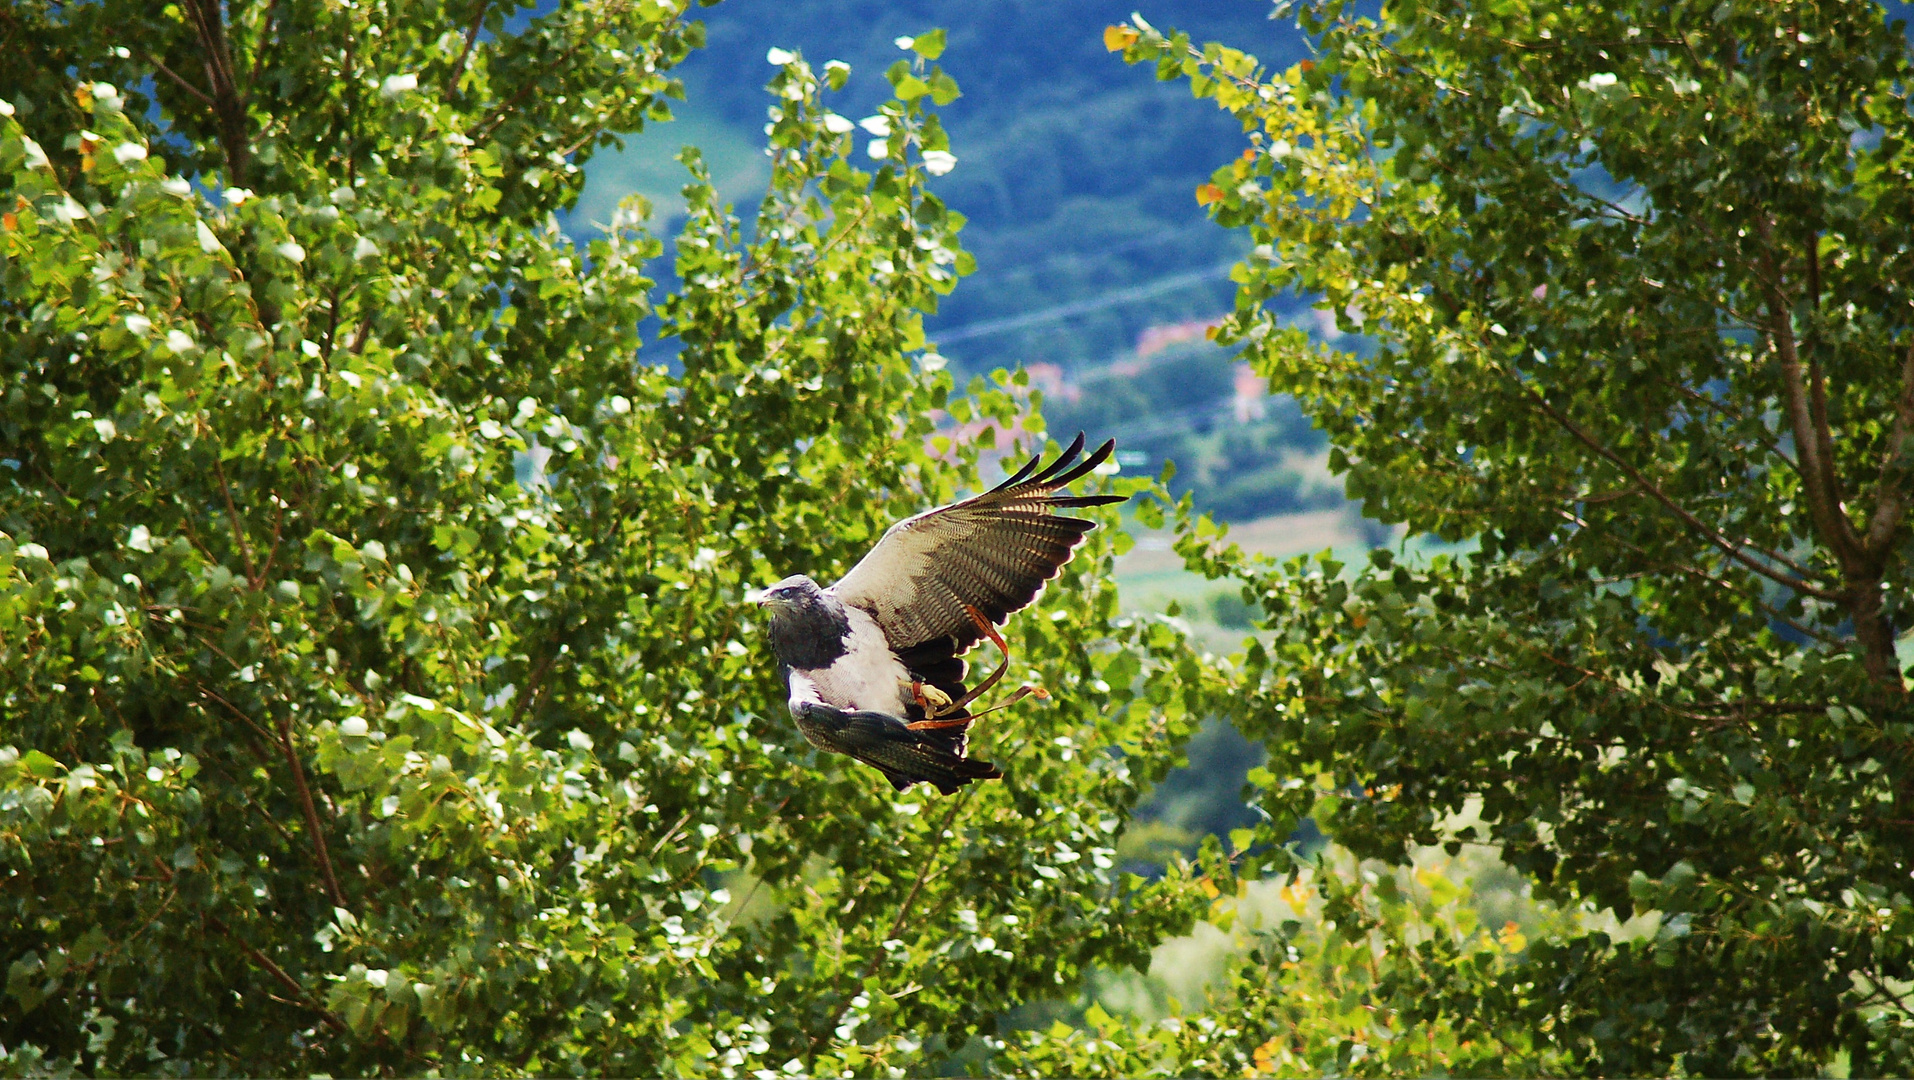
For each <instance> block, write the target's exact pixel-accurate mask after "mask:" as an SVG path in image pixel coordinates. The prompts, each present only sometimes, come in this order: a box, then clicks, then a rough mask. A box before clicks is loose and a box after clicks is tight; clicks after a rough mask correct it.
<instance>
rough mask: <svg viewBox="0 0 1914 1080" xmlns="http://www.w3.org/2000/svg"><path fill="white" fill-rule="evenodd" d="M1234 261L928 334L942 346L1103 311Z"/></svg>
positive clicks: (1221, 270) (1224, 272)
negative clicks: (1040, 308)
mask: <svg viewBox="0 0 1914 1080" xmlns="http://www.w3.org/2000/svg"><path fill="white" fill-rule="evenodd" d="M1235 265H1236V260H1234V259H1232V260H1230V261H1229V262H1226V263H1218V264H1217V265H1215V266H1212V267H1210V268H1209V269H1207V270H1193V271H1190V272H1189V273H1185V274H1173V275H1171V276H1170V277H1166V278H1158V279H1157V280H1155V281H1151V282H1146V283H1144V284H1142V285H1134V286H1131V287H1130V288H1127V289H1118V290H1117V291H1115V292H1109V293H1104V294H1103V295H1102V296H1093V297H1091V298H1090V299H1088V300H1076V301H1072V302H1071V303H1068V304H1058V305H1057V306H1056V307H1050V308H1044V309H1043V310H1041V311H1031V312H1026V313H1024V314H1022V315H1009V316H1005V317H1004V318H1001V319H985V320H983V321H982V322H974V323H971V324H970V325H968V326H959V327H957V328H955V329H953V330H944V331H939V332H935V333H933V334H931V335H929V336H932V337H934V338H935V339H936V341H937V344H938V345H940V346H942V345H949V344H951V343H953V342H958V341H968V340H970V339H971V338H980V337H986V336H988V335H990V334H1001V333H1003V332H1004V331H1006V330H1021V329H1023V328H1024V327H1026V326H1038V325H1041V324H1043V323H1047V322H1055V321H1057V320H1058V319H1067V318H1069V317H1071V316H1073V315H1087V314H1089V313H1090V312H1092V311H1101V310H1103V309H1104V308H1108V307H1115V306H1117V305H1118V304H1128V303H1131V302H1132V301H1136V300H1147V299H1149V298H1150V297H1152V296H1159V295H1161V294H1163V293H1166V292H1174V291H1176V290H1177V289H1183V288H1188V287H1189V286H1191V285H1196V284H1200V283H1202V282H1205V281H1214V280H1216V279H1218V278H1222V277H1227V276H1229V272H1230V268H1231V267H1233V266H1235Z"/></svg>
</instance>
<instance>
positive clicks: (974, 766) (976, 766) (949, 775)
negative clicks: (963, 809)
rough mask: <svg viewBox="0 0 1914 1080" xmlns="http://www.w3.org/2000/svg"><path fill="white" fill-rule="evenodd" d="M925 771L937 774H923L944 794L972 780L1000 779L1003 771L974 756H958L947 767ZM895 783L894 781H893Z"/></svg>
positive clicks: (950, 792)
mask: <svg viewBox="0 0 1914 1080" xmlns="http://www.w3.org/2000/svg"><path fill="white" fill-rule="evenodd" d="M924 771H925V772H929V773H934V774H937V775H931V776H925V777H923V778H922V779H923V780H924V781H926V782H927V783H931V784H935V785H936V786H937V790H938V791H939V792H940V793H942V794H944V795H955V794H957V789H958V788H961V787H963V786H964V785H965V784H968V783H970V782H971V781H972V780H1002V779H1003V778H1004V771H1003V770H1002V769H999V768H998V767H997V766H995V765H992V764H991V763H990V762H988V761H979V760H978V759H976V758H958V759H957V760H956V762H955V763H954V764H953V765H952V766H951V767H950V768H949V769H926V770H924ZM893 783H895V781H893Z"/></svg>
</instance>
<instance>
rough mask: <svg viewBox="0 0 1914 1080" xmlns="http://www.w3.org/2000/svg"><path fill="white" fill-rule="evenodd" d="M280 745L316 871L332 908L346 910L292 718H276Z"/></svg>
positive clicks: (344, 899)
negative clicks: (294, 736) (303, 817)
mask: <svg viewBox="0 0 1914 1080" xmlns="http://www.w3.org/2000/svg"><path fill="white" fill-rule="evenodd" d="M279 745H280V747H281V748H282V749H284V750H285V752H286V764H287V765H288V766H290V767H291V768H292V782H293V786H295V787H297V788H298V789H299V803H300V806H301V807H302V808H303V809H304V810H305V813H306V827H307V828H308V829H309V830H311V832H312V846H313V847H314V849H316V850H317V851H318V853H319V869H320V870H321V871H323V872H324V873H325V875H326V888H327V890H328V891H330V892H331V893H332V906H333V907H336V908H342V909H346V910H350V909H349V908H346V896H345V894H344V893H342V892H340V891H339V879H338V878H337V877H336V876H335V875H334V874H333V872H332V855H331V853H330V852H328V851H327V850H326V831H325V829H323V828H321V827H320V824H319V809H318V807H316V806H314V805H313V802H312V789H311V788H309V787H307V786H306V767H305V766H304V765H302V764H300V762H299V752H298V751H297V750H295V749H293V745H292V718H291V717H290V716H281V717H280V718H279Z"/></svg>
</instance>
